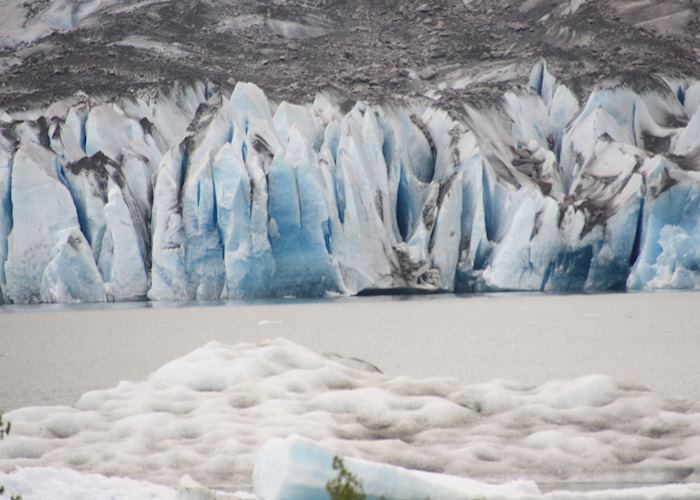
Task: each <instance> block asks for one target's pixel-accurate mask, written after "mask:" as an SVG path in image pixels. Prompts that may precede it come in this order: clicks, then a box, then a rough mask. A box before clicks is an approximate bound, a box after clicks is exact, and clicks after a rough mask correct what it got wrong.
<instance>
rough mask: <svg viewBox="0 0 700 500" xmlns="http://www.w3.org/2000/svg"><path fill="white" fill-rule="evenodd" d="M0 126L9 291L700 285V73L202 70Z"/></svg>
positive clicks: (210, 295) (0, 249)
mask: <svg viewBox="0 0 700 500" xmlns="http://www.w3.org/2000/svg"><path fill="white" fill-rule="evenodd" d="M1 119H2V121H0V128H1V132H2V134H0V207H1V208H0V296H1V297H2V299H3V300H4V301H8V302H15V303H23V302H37V301H44V302H73V301H105V300H135V299H144V298H149V299H152V300H186V299H197V300H206V299H220V298H224V299H226V298H255V297H286V296H297V297H299V296H305V297H306V296H323V295H327V294H356V293H361V292H365V291H368V290H385V289H411V290H418V289H420V290H428V291H459V292H465V291H477V290H478V291H489V290H550V291H582V290H587V291H588V290H590V291H599V290H623V289H635V290H641V289H657V288H697V287H700V223H699V219H698V214H699V213H700V82H697V81H686V80H674V79H669V78H666V79H664V78H661V77H648V78H645V79H637V80H635V81H625V80H624V79H622V80H619V81H611V82H609V83H607V84H601V85H599V86H598V87H597V88H596V89H595V90H594V91H592V92H591V94H590V95H589V96H588V98H587V99H584V98H582V97H581V96H578V95H576V93H575V92H574V91H573V90H572V89H569V88H567V87H566V86H565V85H563V84H560V83H558V82H557V80H556V78H555V77H554V76H553V75H552V74H550V73H549V72H548V70H547V67H546V64H545V63H544V62H542V63H540V64H538V65H537V66H536V67H535V68H534V69H533V71H532V74H531V77H530V81H529V82H527V84H526V85H523V86H522V87H520V88H515V89H513V90H510V91H508V92H506V93H505V94H504V95H503V96H502V98H501V99H498V100H495V101H494V100H493V99H488V100H486V99H485V100H483V101H482V102H475V101H474V99H470V100H469V101H465V102H462V103H459V105H455V101H454V99H453V100H452V101H451V102H450V104H449V106H448V105H447V104H445V103H443V102H442V101H436V102H431V101H427V100H416V102H415V103H413V104H406V103H402V104H386V105H384V106H377V105H369V104H366V103H362V102H360V103H357V104H355V105H354V107H352V109H346V108H344V107H342V106H339V105H337V104H336V103H334V101H333V100H332V99H331V98H330V97H327V96H319V97H318V98H317V99H316V100H315V102H313V103H312V104H310V105H304V106H302V105H294V104H290V103H287V102H281V103H277V102H271V101H270V100H268V98H266V96H265V95H264V94H263V92H262V91H261V90H260V89H259V88H258V87H256V86H255V85H253V84H250V83H238V84H237V85H236V86H235V88H234V89H233V91H232V92H230V93H227V92H226V91H224V90H222V89H218V88H214V87H213V86H211V85H209V84H206V83H201V84H195V85H184V84H178V85H174V86H173V87H172V88H170V89H169V90H161V91H157V92H156V91H154V92H151V93H148V94H141V95H138V96H125V97H123V98H120V99H117V100H112V101H104V100H100V99H96V98H90V97H88V96H85V95H76V96H75V97H74V98H71V99H68V100H64V101H61V102H58V103H56V104H54V105H53V106H51V107H49V108H48V109H46V110H42V111H40V112H36V113H33V114H32V113H25V114H23V115H19V114H15V115H10V114H8V113H5V114H4V115H2V117H1Z"/></svg>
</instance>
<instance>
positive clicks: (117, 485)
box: [0, 467, 189, 500]
mask: <svg viewBox="0 0 700 500" xmlns="http://www.w3.org/2000/svg"><path fill="white" fill-rule="evenodd" d="M0 484H1V485H3V486H4V487H5V493H4V494H2V495H0V499H2V500H10V497H11V496H12V495H19V496H21V497H22V499H23V500H45V499H48V498H50V499H52V500H113V499H115V498H125V499H126V498H132V499H139V500H176V498H175V494H176V493H175V491H174V490H173V489H171V488H168V487H166V486H162V485H158V484H153V483H149V482H146V481H137V480H134V479H128V478H124V477H106V476H102V475H99V474H81V473H79V472H76V471H74V470H71V469H59V468H55V467H31V468H25V469H19V470H17V471H15V472H13V473H12V474H5V473H3V472H0ZM188 500H189V499H188Z"/></svg>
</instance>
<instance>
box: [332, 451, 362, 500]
mask: <svg viewBox="0 0 700 500" xmlns="http://www.w3.org/2000/svg"><path fill="white" fill-rule="evenodd" d="M333 470H334V471H337V472H338V474H337V475H336V476H335V477H334V478H333V479H331V480H330V481H328V482H327V483H326V491H327V492H328V494H329V495H330V497H331V500H366V499H367V496H366V495H365V492H364V490H363V488H362V483H361V482H360V480H359V479H357V476H355V474H353V473H352V472H350V471H349V470H347V469H346V468H345V464H344V463H343V459H342V458H341V457H338V456H336V457H333Z"/></svg>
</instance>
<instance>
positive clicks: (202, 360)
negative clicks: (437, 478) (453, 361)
mask: <svg viewBox="0 0 700 500" xmlns="http://www.w3.org/2000/svg"><path fill="white" fill-rule="evenodd" d="M5 417H6V420H9V421H10V422H12V433H11V435H10V436H9V437H8V438H6V439H5V440H3V441H2V442H1V443H0V470H4V471H7V472H10V471H11V470H13V469H14V468H15V467H24V468H34V467H53V468H70V469H74V470H76V471H78V472H81V473H85V474H102V475H106V476H110V477H113V476H116V477H129V478H131V479H134V480H147V481H149V482H154V483H157V484H163V485H166V486H170V487H171V488H174V487H175V486H176V485H178V483H179V481H180V479H181V477H182V476H184V475H185V474H189V475H191V477H192V478H193V479H194V480H195V481H197V482H199V483H201V484H202V485H205V486H206V487H208V488H212V489H215V490H225V491H235V490H244V491H251V490H252V488H253V484H252V478H253V469H254V464H255V461H256V459H257V457H258V454H259V452H260V450H261V449H262V447H263V446H264V445H265V443H267V442H268V441H270V440H272V439H275V438H286V437H288V436H290V435H292V434H297V435H299V436H303V437H305V438H308V439H311V440H313V441H315V442H317V443H319V445H320V446H322V447H323V448H325V449H327V450H331V451H329V452H327V453H326V452H324V453H326V455H324V456H330V455H328V453H334V454H339V455H344V456H348V457H352V458H353V459H360V460H370V461H373V462H382V463H387V464H393V465H398V466H402V467H406V468H409V469H418V470H423V471H430V472H439V473H447V474H451V475H456V476H461V477H470V478H474V479H477V480H480V481H484V480H486V481H489V482H496V483H504V482H508V481H511V480H513V479H518V478H526V479H528V480H530V481H536V482H537V483H538V484H551V483H556V484H562V485H565V484H566V483H590V482H595V483H597V484H601V485H605V484H611V483H612V484H628V483H636V484H655V483H664V484H665V483H683V485H682V486H678V487H677V489H678V492H679V495H680V496H678V497H677V498H693V496H692V494H693V493H692V492H697V486H694V485H692V484H690V483H693V482H698V480H700V476H698V472H697V471H698V470H700V469H699V465H700V448H699V447H698V443H700V407H698V403H697V402H696V403H692V402H689V401H683V400H668V399H664V398H663V397H660V396H658V395H655V394H653V393H650V392H649V391H647V390H645V389H644V388H642V387H635V386H632V385H629V384H626V385H623V384H618V383H615V382H614V381H613V380H611V379H610V378H608V377H605V376H600V375H593V376H588V377H583V378H580V379H577V380H571V381H558V382H548V383H545V384H542V385H540V386H527V385H523V384H518V383H515V382H507V381H503V380H496V381H493V382H490V383H485V384H478V385H465V384H463V383H460V382H458V381H457V380H454V379H444V378H430V379H424V380H414V379H411V378H408V377H396V378H393V377H389V376H386V375H384V374H382V373H381V372H379V371H378V370H377V369H376V368H375V367H373V366H372V365H369V364H367V363H365V362H363V361H360V360H356V359H349V358H344V357H341V356H338V355H321V354H317V353H315V352H314V351H312V350H309V349H306V348H304V347H301V346H298V345H296V344H293V343H291V342H289V341H286V340H274V341H268V342H264V343H261V344H240V345H236V346H227V345H224V344H220V343H215V342H214V343H210V344H207V345H206V346H204V347H202V348H200V349H198V350H196V351H194V352H192V353H191V354H189V355H187V356H184V357H182V358H180V359H178V360H175V361H173V362H171V363H168V364H166V365H164V366H163V367H161V368H160V369H158V370H156V371H155V372H154V373H153V374H152V375H151V376H150V377H148V379H147V380H145V381H143V382H138V383H134V382H122V383H120V384H119V385H118V386H117V387H115V388H113V389H108V390H100V391H93V392H88V393H86V394H84V395H83V396H82V397H81V398H80V400H79V401H78V402H77V404H76V405H75V406H74V407H67V406H55V407H28V408H23V409H19V410H15V411H12V412H9V413H7V414H6V416H5ZM270 446H272V445H270ZM284 449H285V448H284V447H282V448H281V449H279V448H278V449H277V451H274V448H273V451H274V453H273V454H272V458H269V460H275V458H274V455H275V453H283V452H284ZM280 450H281V451H280ZM268 451H269V449H268ZM349 463H351V462H349ZM300 466H303V464H302V465H300ZM29 470H30V471H31V470H33V469H29ZM387 470H388V469H387ZM31 473H32V472H26V473H21V472H16V473H14V474H10V476H9V477H10V478H13V477H15V474H20V476H16V477H18V478H21V477H22V476H21V474H31ZM393 473H395V472H392V474H393ZM2 477H8V476H2ZM19 480H20V479H17V481H19ZM13 484H15V483H13ZM18 484H19V483H18ZM693 488H695V489H693ZM650 491H651V490H650ZM650 495H651V493H650ZM660 497H663V495H657V496H656V497H654V496H653V495H652V496H650V497H649V498H660ZM561 498H570V497H567V496H563V497H561ZM573 498H579V497H573ZM580 498H588V497H586V496H582V497H580ZM608 498H609V497H608ZM622 498H626V497H622ZM629 498H637V497H635V496H630V497H629ZM640 498H646V497H644V496H642V497H640ZM669 498H675V497H673V496H671V497H669Z"/></svg>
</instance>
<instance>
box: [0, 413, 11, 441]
mask: <svg viewBox="0 0 700 500" xmlns="http://www.w3.org/2000/svg"><path fill="white" fill-rule="evenodd" d="M11 429H12V424H10V422H7V423H5V422H3V420H2V412H0V439H2V438H4V437H5V436H9V435H10V430H11Z"/></svg>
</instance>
